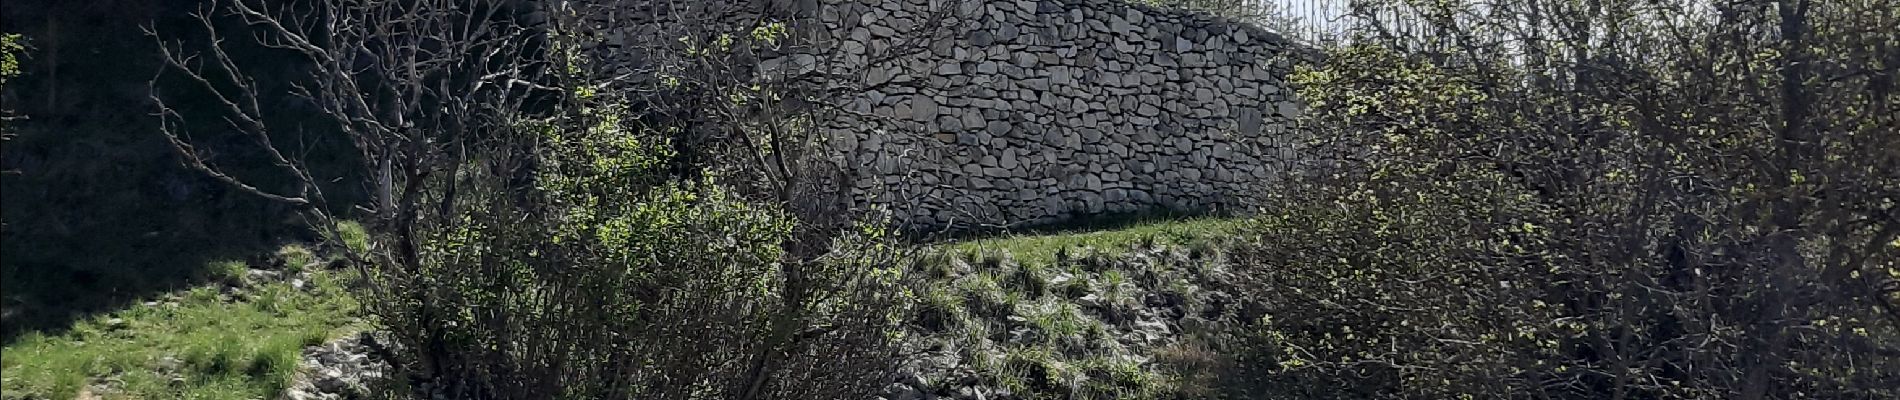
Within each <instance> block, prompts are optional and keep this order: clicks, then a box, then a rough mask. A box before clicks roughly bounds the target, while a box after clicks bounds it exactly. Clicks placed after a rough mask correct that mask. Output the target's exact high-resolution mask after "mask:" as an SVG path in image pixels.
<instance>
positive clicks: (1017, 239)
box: [947, 218, 1240, 264]
mask: <svg viewBox="0 0 1900 400" xmlns="http://www.w3.org/2000/svg"><path fill="white" fill-rule="evenodd" d="M1239 221H1240V220H1237V219H1223V218H1190V219H1178V220H1147V221H1140V222H1136V223H1134V224H1132V225H1129V226H1126V227H1120V228H1117V229H1109V230H1088V229H1076V230H1065V231H1057V232H1049V233H1038V234H1024V235H1002V236H995V237H987V238H981V239H974V240H966V241H960V242H956V243H953V244H949V245H947V248H948V249H950V250H953V251H957V252H962V253H983V252H991V251H1001V252H1007V253H1009V254H1010V255H1011V257H1012V258H1014V259H1015V260H1016V261H1017V262H1020V263H1023V264H1049V263H1052V262H1054V261H1055V259H1056V253H1057V252H1058V251H1059V250H1062V249H1069V250H1071V251H1073V250H1075V249H1078V248H1081V247H1093V248H1095V249H1098V250H1103V251H1121V250H1125V249H1127V248H1128V247H1129V246H1130V245H1133V244H1136V243H1142V242H1143V241H1146V240H1153V241H1155V243H1157V244H1173V245H1184V244H1189V242H1191V241H1193V240H1194V239H1196V238H1205V237H1214V236H1218V235H1222V234H1225V233H1229V232H1233V231H1234V229H1235V228H1236V227H1238V226H1239V225H1240V222H1239Z"/></svg>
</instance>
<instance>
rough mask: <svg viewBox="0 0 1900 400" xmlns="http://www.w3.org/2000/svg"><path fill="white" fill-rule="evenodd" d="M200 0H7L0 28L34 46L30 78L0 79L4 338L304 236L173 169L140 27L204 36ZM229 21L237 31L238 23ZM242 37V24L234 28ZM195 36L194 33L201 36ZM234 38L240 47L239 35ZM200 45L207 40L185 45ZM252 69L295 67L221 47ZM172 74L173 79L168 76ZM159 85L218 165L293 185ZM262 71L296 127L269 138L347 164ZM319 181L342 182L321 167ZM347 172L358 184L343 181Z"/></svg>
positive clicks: (56, 327)
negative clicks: (7, 116)
mask: <svg viewBox="0 0 1900 400" xmlns="http://www.w3.org/2000/svg"><path fill="white" fill-rule="evenodd" d="M202 3H204V2H203V1H201V0H160V1H143V0H138V1H135V0H100V1H50V0H18V1H8V2H7V3H6V7H5V8H6V12H5V13H0V22H3V23H0V26H4V27H5V30H6V31H8V32H11V33H19V34H22V35H23V36H24V37H25V38H26V40H27V44H28V47H29V48H28V50H27V52H26V58H25V60H23V62H22V63H21V67H22V68H21V69H22V70H23V71H24V74H23V75H22V76H20V77H17V78H15V79H13V80H10V81H8V82H7V85H6V87H5V90H4V92H0V100H3V102H0V104H3V105H4V108H6V109H8V110H10V111H11V112H13V113H14V114H15V115H19V116H22V117H24V118H23V119H20V120H14V121H8V122H7V123H8V129H9V130H10V131H11V132H12V133H14V134H16V137H14V138H12V139H11V140H8V141H6V142H5V144H4V145H0V171H6V172H5V173H4V174H0V200H3V201H0V224H3V225H0V322H3V323H0V326H4V328H3V329H0V336H3V338H4V340H5V341H6V342H9V343H11V342H12V341H13V340H14V339H15V338H17V336H18V335H19V334H21V333H23V332H28V331H44V332H47V333H56V332H59V331H62V330H64V329H66V328H67V327H69V326H70V324H71V323H72V321H73V320H75V319H78V318H84V317H86V316H88V315H91V314H94V313H99V312H105V311H112V310H116V309H119V308H123V307H124V306H125V305H126V304H127V303H128V302H132V301H138V300H139V299H143V298H147V297H150V296H153V295H155V294H157V293H159V292H165V291H171V290H176V289H181V288H184V287H189V286H193V285H198V284H202V283H203V282H204V280H205V279H207V276H208V275H209V274H208V273H207V271H206V270H205V268H206V267H205V266H206V265H207V264H208V263H209V262H210V261H213V260H229V259H244V258H247V257H249V256H253V255H259V254H265V253H267V252H269V251H270V250H272V249H274V248H275V245H277V244H280V243H283V242H288V241H299V240H308V239H309V238H307V237H299V236H300V235H306V233H305V232H304V230H303V229H300V228H298V227H297V225H298V224H296V223H295V222H296V221H295V220H294V219H293V218H292V213H291V212H290V210H289V209H287V208H286V207H283V206H280V205H274V204H268V203H266V202H265V201H263V200H261V199H256V198H253V197H251V196H249V195H245V194H240V193H235V192H234V191H232V190H229V189H228V188H226V187H225V186H222V184H220V183H218V182H215V181H213V180H211V179H209V178H206V177H204V176H202V175H200V174H198V173H196V172H194V171H191V170H188V169H186V168H184V167H183V166H181V165H180V164H179V162H178V159H177V158H176V157H177V156H176V155H174V154H173V152H172V150H171V148H170V147H169V146H168V145H166V144H165V142H164V140H163V139H162V138H161V136H159V133H158V131H157V125H156V124H157V119H156V118H154V117H152V115H151V114H152V112H153V110H154V108H153V106H152V105H151V104H150V100H149V98H150V96H151V92H150V90H149V89H148V87H147V81H148V80H149V79H151V78H152V77H153V76H154V72H156V71H158V66H159V63H158V61H157V58H156V56H155V55H156V49H157V47H156V46H157V45H156V44H155V42H154V40H153V39H152V38H150V37H147V36H145V35H144V33H143V32H142V31H141V28H142V27H150V26H155V27H156V28H157V29H158V30H159V31H160V32H163V33H164V35H166V39H167V40H184V41H185V42H186V43H191V44H193V45H200V46H201V45H202V44H203V42H204V39H203V38H202V36H203V34H202V28H197V29H193V28H194V27H195V26H194V23H195V21H194V20H192V19H191V18H190V12H191V11H194V10H197V9H198V7H199V6H200V5H202ZM232 29H235V27H233V28H232ZM233 32H235V30H234V31H233ZM194 35H196V36H197V37H194ZM234 42H241V41H234ZM194 48H202V47H194ZM230 50H231V51H233V54H234V56H235V57H237V58H239V59H242V60H246V61H247V62H251V63H255V64H256V65H255V66H256V67H258V68H255V69H256V70H259V71H273V72H272V73H277V72H275V71H284V73H295V72H294V71H295V70H296V68H295V65H292V63H290V62H287V61H284V60H287V59H290V58H286V57H283V56H282V55H281V54H276V53H271V52H270V51H268V50H261V49H255V48H250V49H247V48H243V47H242V46H236V45H234V47H233V48H231V49H230ZM172 75H177V74H172ZM170 79H171V80H170V81H161V82H160V88H161V93H163V94H164V95H166V96H167V97H168V98H171V99H174V100H175V103H176V104H174V106H175V107H176V108H177V109H178V111H179V112H181V113H184V114H185V115H186V117H187V118H188V119H190V120H191V121H199V122H205V123H203V124H200V125H193V126H189V127H187V130H188V131H189V133H190V135H191V136H192V138H193V140H194V141H195V142H198V144H199V145H200V146H199V147H200V150H201V151H203V152H204V154H206V155H207V156H208V157H209V158H211V160H212V162H213V163H215V164H217V165H219V166H220V167H223V168H229V169H230V172H231V173H232V174H233V175H236V176H238V177H240V178H242V179H246V180H250V181H253V182H255V183H256V184H257V185H258V186H260V187H264V188H267V189H276V188H282V187H288V185H287V184H286V182H284V177H282V176H279V175H282V173H281V171H277V170H276V169H275V168H274V167H273V166H272V165H271V164H270V163H269V162H268V161H266V160H268V159H267V158H265V157H264V156H263V155H262V152H261V151H259V150H258V148H257V147H256V146H255V142H253V141H250V140H248V139H245V138H244V137H241V136H238V135H235V134H233V133H231V132H229V129H228V128H225V127H224V126H222V125H221V124H222V119H221V118H218V117H217V115H216V114H215V113H214V112H212V111H211V110H215V108H214V107H215V106H214V105H215V104H216V103H214V102H213V101H214V98H212V97H210V96H208V95H207V94H205V93H198V92H191V91H188V90H183V89H173V88H189V87H190V86H187V85H182V84H180V83H182V82H178V81H177V80H178V78H177V77H175V76H174V77H172V78H170ZM279 81H282V80H281V79H271V77H270V76H263V77H260V79H259V82H260V84H262V85H263V86H259V91H260V92H261V93H264V94H265V97H264V98H262V99H260V101H261V102H262V103H263V104H264V107H266V108H271V109H273V110H276V115H274V116H273V118H280V119H284V121H267V122H268V123H272V124H273V126H294V127H299V128H301V127H309V128H310V129H309V130H308V131H310V132H313V133H310V134H309V135H308V136H306V135H305V134H304V133H303V132H304V131H299V130H297V129H283V130H282V131H286V132H289V133H287V134H285V135H284V136H285V137H282V138H274V140H276V141H277V142H278V143H299V144H307V145H309V146H310V147H309V148H307V149H295V150H303V151H294V152H292V153H294V155H293V156H296V157H300V158H303V159H304V160H305V162H306V163H309V164H311V165H314V166H316V167H317V168H316V169H318V171H317V172H318V175H319V176H325V175H324V172H326V171H325V168H323V166H326V165H350V163H354V161H353V159H346V158H343V157H344V156H343V155H347V154H352V152H350V151H347V150H338V149H340V148H342V147H339V146H347V144H343V143H342V142H341V141H340V140H335V139H336V138H325V137H322V136H321V135H319V134H317V133H314V132H320V131H321V128H320V127H321V126H322V125H316V124H306V123H303V122H306V121H293V120H290V119H291V118H293V117H294V116H299V115H307V114H309V113H308V112H307V111H308V110H303V109H299V108H298V107H299V106H298V103H295V102H291V101H288V100H286V98H287V96H288V95H286V94H283V93H288V89H287V88H286V87H285V86H286V85H287V84H288V83H289V82H279ZM328 176H337V175H335V174H330V175H328ZM339 181H340V182H354V181H355V180H353V179H347V178H340V179H339ZM351 189H352V188H330V187H326V188H325V191H326V192H327V193H328V194H330V195H331V196H330V197H331V198H332V199H334V200H336V201H337V202H339V203H340V204H347V200H348V199H353V198H360V197H358V196H356V195H354V194H353V193H354V192H356V191H355V190H351Z"/></svg>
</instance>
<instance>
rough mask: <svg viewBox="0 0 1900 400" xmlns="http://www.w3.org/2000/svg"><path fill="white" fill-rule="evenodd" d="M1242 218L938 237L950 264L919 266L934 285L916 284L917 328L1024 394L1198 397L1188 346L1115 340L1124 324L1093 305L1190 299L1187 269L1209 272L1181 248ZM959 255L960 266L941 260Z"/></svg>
mask: <svg viewBox="0 0 1900 400" xmlns="http://www.w3.org/2000/svg"><path fill="white" fill-rule="evenodd" d="M1242 221H1243V220H1241V219H1217V218H1197V219H1183V220H1148V221H1141V222H1137V223H1135V224H1132V225H1128V226H1123V227H1117V228H1113V229H1105V230H1093V231H1090V230H1080V229H1078V230H1070V231H1059V232H1053V233H1045V234H1028V235H1008V236H999V237H990V238H982V239H975V240H967V241H961V242H954V243H948V244H944V245H941V247H940V249H944V250H946V251H947V253H949V254H947V255H948V256H949V260H948V261H947V264H945V263H938V264H936V265H935V266H932V267H928V268H933V269H939V270H937V271H925V273H926V274H927V276H929V278H928V279H932V280H934V281H938V282H940V283H938V284H932V285H926V288H925V289H923V290H921V292H920V295H921V298H920V299H919V300H920V302H921V303H920V304H919V307H920V309H922V310H924V311H923V313H922V314H920V318H921V319H920V320H918V322H920V323H919V324H917V326H919V327H920V328H921V329H923V331H924V332H921V333H923V335H924V337H925V340H926V341H927V342H935V343H945V344H946V346H947V348H952V349H956V352H957V353H958V354H960V358H962V359H963V360H964V361H965V362H967V363H969V364H968V365H970V366H972V367H974V368H975V370H976V372H977V374H978V375H979V376H981V378H980V379H981V380H983V381H988V382H992V383H994V384H996V385H997V386H1001V387H1005V388H1009V389H1010V390H1012V391H1014V392H1015V393H1017V394H1019V395H1025V396H1026V397H1027V398H1129V399H1133V398H1173V397H1182V396H1185V397H1187V398H1203V397H1206V395H1207V393H1208V390H1209V389H1207V388H1205V387H1204V386H1205V385H1207V383H1206V382H1205V381H1208V379H1209V378H1207V377H1204V376H1199V375H1205V374H1204V373H1202V372H1207V371H1199V370H1204V369H1207V368H1206V367H1193V366H1192V365H1190V364H1193V363H1194V362H1193V361H1194V359H1197V357H1183V356H1182V355H1181V354H1180V353H1183V352H1191V351H1193V350H1195V349H1196V347H1195V343H1186V342H1184V343H1179V344H1178V345H1170V346H1168V347H1165V348H1151V349H1128V348H1124V347H1123V346H1122V344H1120V343H1116V335H1118V334H1121V333H1126V332H1128V331H1127V328H1128V327H1127V326H1126V325H1127V322H1126V321H1123V322H1121V323H1119V327H1117V326H1118V323H1116V322H1110V321H1108V320H1104V319H1103V318H1102V317H1101V315H1099V314H1098V312H1097V311H1098V310H1099V309H1091V304H1095V305H1097V306H1099V305H1105V304H1106V305H1113V306H1111V307H1110V308H1115V309H1121V310H1129V309H1135V308H1139V306H1138V304H1140V303H1141V302H1142V299H1140V298H1139V297H1138V296H1137V295H1135V293H1146V292H1151V291H1152V292H1155V293H1167V294H1171V295H1178V296H1181V297H1187V298H1195V297H1197V296H1199V295H1198V294H1197V293H1198V292H1200V289H1199V288H1198V286H1196V284H1195V283H1194V282H1193V281H1194V278H1193V276H1197V275H1201V274H1202V273H1204V272H1206V271H1205V270H1202V269H1201V268H1202V265H1203V263H1202V262H1199V261H1195V260H1191V259H1188V258H1187V257H1188V256H1187V254H1201V253H1204V252H1205V250H1196V249H1200V248H1205V247H1208V246H1211V245H1212V244H1213V243H1216V242H1219V241H1221V240H1222V238H1223V237H1224V236H1226V235H1229V234H1231V233H1235V232H1237V231H1238V230H1239V228H1240V226H1241V225H1242ZM1167 249H1173V250H1167ZM1058 254H1066V256H1059V255H1058ZM1131 257H1132V258H1131ZM1195 257H1198V256H1195ZM1109 260H1123V261H1119V262H1118V261H1109ZM959 263H961V264H963V265H966V266H967V267H954V266H949V265H953V264H959ZM955 270H962V271H966V272H954V271H955ZM1085 297H1087V298H1088V299H1085ZM1091 299H1092V300H1091ZM1189 302H1190V303H1192V302H1193V301H1192V300H1190V301H1189ZM1190 308H1193V306H1190ZM1024 328H1027V329H1028V331H1029V332H1035V334H1033V335H1031V337H1032V338H1031V339H1027V340H1020V341H1019V340H1014V339H1008V340H1005V338H1007V337H1008V336H1011V334H1010V333H1006V332H1009V331H1011V330H1020V329H1024ZM1198 358H1204V359H1213V358H1218V357H1207V356H1201V357H1198ZM1142 359H1154V360H1157V361H1163V362H1165V363H1167V364H1169V365H1152V364H1148V363H1145V362H1142V361H1139V360H1142ZM1181 366H1186V368H1177V367H1181Z"/></svg>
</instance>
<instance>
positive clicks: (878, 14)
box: [768, 0, 1298, 227]
mask: <svg viewBox="0 0 1900 400" xmlns="http://www.w3.org/2000/svg"><path fill="white" fill-rule="evenodd" d="M819 6H820V7H821V10H822V12H821V13H820V20H821V21H823V23H824V24H825V30H826V31H828V32H830V33H832V34H834V35H837V36H836V37H834V38H833V39H835V40H836V41H837V42H838V43H840V44H841V45H840V46H839V47H838V48H839V49H840V50H841V51H842V52H843V54H842V56H843V57H844V58H846V59H847V60H849V61H847V62H845V63H844V65H846V66H847V67H848V68H849V67H855V66H856V65H863V67H862V68H865V70H864V71H863V73H862V75H861V76H862V77H863V80H864V81H863V82H862V83H863V85H864V86H863V87H864V90H863V93H862V95H859V96H855V97H853V98H850V99H847V100H845V101H846V102H847V103H848V106H849V108H850V109H851V110H853V111H854V112H855V113H854V115H852V116H847V117H845V118H840V119H838V120H836V121H834V122H833V123H832V125H831V128H832V129H833V130H834V132H835V133H836V134H835V137H834V142H833V144H834V146H835V148H836V150H838V152H839V154H840V158H841V160H840V161H842V162H847V163H850V164H851V166H852V167H853V168H856V169H857V170H858V171H860V172H863V173H862V174H861V177H860V178H859V180H858V181H857V182H856V186H855V188H854V189H853V190H854V192H855V193H854V194H855V195H856V196H857V198H859V199H861V202H862V203H863V204H864V205H867V206H868V205H880V206H885V207H888V208H890V209H892V210H893V211H895V212H896V214H897V216H898V217H899V218H900V219H902V220H904V221H905V222H907V223H908V224H909V225H911V226H913V227H946V226H951V227H968V226H997V225H1004V226H1007V225H1022V224H1042V223H1051V222H1057V221H1061V220H1064V219H1069V218H1075V217H1078V216H1084V215H1091V214H1104V213H1123V212H1138V211H1148V210H1155V209H1165V210H1185V211H1199V210H1208V209H1219V208H1233V207H1236V206H1239V205H1240V204H1242V203H1243V202H1244V201H1245V199H1247V198H1248V197H1249V196H1250V195H1252V194H1255V193H1256V190H1257V188H1258V187H1259V185H1258V184H1259V183H1262V182H1267V181H1269V180H1271V179H1273V178H1274V176H1275V175H1276V173H1277V172H1278V171H1277V168H1275V167H1274V165H1276V164H1277V163H1276V162H1274V161H1273V160H1275V159H1277V157H1275V155H1278V154H1279V152H1280V151H1282V150H1284V146H1281V145H1279V143H1281V142H1283V140H1280V139H1283V136H1285V135H1284V133H1285V131H1286V130H1287V127H1288V125H1289V121H1290V119H1291V118H1292V117H1293V116H1294V115H1295V114H1296V113H1298V108H1297V106H1296V105H1295V103H1293V102H1292V101H1291V99H1290V98H1289V96H1290V94H1289V93H1288V91H1287V90H1286V89H1285V84H1284V81H1283V79H1284V78H1285V77H1286V74H1287V72H1288V69H1289V62H1288V60H1287V57H1281V53H1282V52H1283V51H1286V50H1287V49H1288V46H1289V44H1288V43H1287V42H1286V41H1285V40H1284V39H1282V38H1281V37H1280V36H1279V35H1276V34H1273V33H1270V32H1265V31H1263V30H1260V29H1258V28H1256V27H1254V26H1251V25H1245V24H1238V23H1231V22H1226V21H1222V20H1219V19H1216V18H1214V17H1210V16H1206V15H1201V14H1194V13H1186V12H1180V11H1170V10H1161V9H1156V8H1151V7H1145V6H1140V5H1131V4H1127V3H1122V2H1119V1H1114V0H995V1H983V0H973V1H967V2H960V3H951V2H944V1H925V0H917V1H836V2H830V3H826V4H821V5H819ZM945 8H948V9H945ZM939 10H941V11H947V12H943V13H933V11H939ZM933 18H935V19H938V20H940V21H942V22H943V24H942V28H940V29H929V28H928V27H927V22H928V21H930V20H932V19H933ZM906 41H916V42H906ZM919 42H921V43H920V44H921V45H922V46H923V47H924V48H923V49H921V51H918V52H914V53H909V54H908V55H907V56H906V57H903V58H901V59H900V60H899V61H897V62H891V63H881V64H880V63H875V62H866V61H865V59H867V58H875V57H874V55H876V54H880V51H883V50H885V49H890V48H897V47H900V46H902V43H919ZM768 62H771V61H769V60H768ZM781 62H782V61H781ZM854 63H856V64H854Z"/></svg>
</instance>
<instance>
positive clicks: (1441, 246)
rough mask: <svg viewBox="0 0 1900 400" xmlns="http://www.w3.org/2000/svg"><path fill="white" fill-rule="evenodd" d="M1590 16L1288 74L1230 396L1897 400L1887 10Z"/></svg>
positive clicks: (1560, 11)
mask: <svg viewBox="0 0 1900 400" xmlns="http://www.w3.org/2000/svg"><path fill="white" fill-rule="evenodd" d="M1601 3H1605V4H1597V2H1592V3H1591V4H1594V5H1596V7H1583V6H1582V5H1579V4H1571V3H1567V2H1559V3H1557V4H1546V5H1537V6H1527V7H1525V8H1512V9H1502V10H1500V9H1496V8H1483V7H1476V6H1471V5H1469V4H1464V3H1462V2H1432V3H1419V4H1412V6H1413V7H1415V9H1416V10H1421V15H1425V18H1428V19H1430V20H1431V22H1432V24H1433V25H1434V26H1435V28H1436V29H1438V32H1437V34H1439V35H1442V36H1441V37H1442V38H1446V39H1445V40H1444V41H1442V42H1439V44H1438V47H1433V48H1427V49H1418V48H1409V49H1408V48H1405V47H1403V46H1388V45H1383V44H1381V43H1379V42H1377V41H1372V40H1361V41H1359V42H1358V43H1357V44H1356V45H1355V46H1352V47H1349V48H1344V49H1337V50H1335V51H1331V52H1329V54H1328V55H1327V57H1326V58H1325V60H1324V62H1323V63H1321V64H1319V66H1318V67H1315V68H1307V69H1305V70H1303V71H1302V72H1300V73H1299V74H1298V76H1297V77H1296V78H1295V80H1296V81H1297V82H1296V83H1297V84H1299V85H1300V86H1301V89H1300V94H1301V96H1302V98H1303V99H1304V100H1306V101H1307V102H1308V105H1309V112H1310V113H1309V117H1310V118H1309V120H1308V123H1307V124H1306V125H1307V126H1306V127H1307V128H1310V129H1312V131H1311V132H1313V133H1314V134H1315V139H1313V140H1312V141H1311V142H1310V143H1309V145H1310V146H1309V147H1308V148H1306V149H1305V150H1306V152H1305V153H1306V154H1307V156H1308V158H1307V159H1306V160H1307V161H1309V162H1311V163H1312V164H1313V166H1312V168H1313V169H1312V170H1311V171H1313V176H1311V177H1309V179H1306V180H1304V181H1302V182H1300V183H1296V184H1294V185H1293V186H1294V187H1289V188H1286V189H1285V191H1284V192H1282V193H1281V196H1279V197H1278V198H1277V199H1276V200H1273V201H1269V202H1268V204H1266V207H1267V211H1266V212H1267V214H1266V215H1264V216H1262V217H1261V218H1259V219H1258V221H1257V222H1256V225H1255V226H1254V230H1253V235H1252V237H1251V238H1250V241H1251V244H1248V245H1245V246H1241V248H1239V249H1237V251H1236V252H1235V254H1234V256H1235V257H1236V258H1237V259H1240V260H1243V261H1240V262H1241V263H1243V264H1246V265H1248V266H1249V267H1248V268H1245V270H1246V271H1249V273H1248V275H1249V278H1250V280H1249V282H1248V285H1249V287H1251V288H1253V289H1252V290H1251V291H1252V295H1253V298H1254V300H1256V301H1257V304H1259V305H1260V306H1261V307H1262V309H1261V311H1262V314H1264V315H1263V316H1262V317H1261V318H1259V319H1258V320H1257V321H1254V323H1253V324H1252V325H1251V326H1248V327H1245V328H1244V329H1243V331H1242V332H1241V333H1240V335H1242V336H1244V337H1247V338H1250V339H1249V343H1250V344H1253V345H1256V346H1257V347H1255V349H1257V350H1258V351H1257V352H1254V353H1251V354H1248V355H1247V358H1248V361H1249V362H1247V363H1242V364H1243V365H1255V366H1257V367H1258V368H1257V370H1255V371H1251V373H1250V374H1247V377H1248V378H1250V379H1251V380H1250V381H1248V382H1244V383H1243V384H1240V385H1236V389H1237V390H1241V391H1243V393H1252V394H1254V395H1262V394H1272V395H1275V396H1283V395H1302V396H1307V397H1315V398H1457V397H1464V398H1472V397H1483V398H1496V397H1525V398H1893V397H1896V396H1900V392H1896V390H1900V313H1897V312H1896V311H1895V310H1896V308H1895V306H1896V305H1900V284H1896V283H1895V282H1896V279H1897V278H1900V264H1896V262H1895V260H1896V253H1900V242H1895V236H1894V233H1895V232H1896V229H1900V218H1896V213H1895V211H1897V209H1896V207H1900V205H1897V204H1896V200H1895V199H1896V198H1900V197H1896V195H1897V194H1900V172H1896V171H1900V169H1896V168H1895V166H1896V165H1900V132H1896V124H1895V118H1896V117H1895V116H1894V114H1893V113H1891V112H1876V111H1875V110H1881V109H1889V110H1890V109H1891V107H1892V106H1893V104H1896V102H1900V94H1896V93H1895V92H1894V90H1893V86H1892V76H1893V72H1894V71H1893V69H1892V67H1891V66H1890V65H1892V64H1891V62H1892V60H1895V59H1896V58H1895V57H1896V56H1897V55H1896V53H1895V50H1894V49H1895V47H1894V46H1893V44H1894V43H1900V38H1896V37H1895V34H1894V33H1893V32H1891V30H1890V29H1885V28H1880V27H1881V26H1890V25H1891V24H1892V23H1893V18H1894V17H1893V16H1892V15H1891V14H1892V13H1891V12H1890V11H1891V10H1893V9H1895V7H1896V4H1893V3H1892V2H1883V1H1875V2H1862V3H1854V4H1843V3H1826V4H1821V3H1814V4H1810V3H1808V2H1802V1H1787V2H1773V1H1767V2H1745V3H1747V4H1731V5H1722V6H1719V7H1718V9H1715V10H1705V11H1708V13H1706V14H1705V13H1699V12H1697V11H1696V10H1691V9H1690V8H1693V6H1680V7H1681V8H1678V7H1675V6H1657V5H1651V4H1648V3H1643V4H1637V3H1635V2H1628V3H1627V4H1625V3H1626V2H1601ZM1881 10H1887V11H1886V12H1884V13H1883V11H1881ZM1487 13H1488V14H1487ZM1532 14H1536V15H1535V16H1533V15H1532ZM1473 15H1480V16H1484V18H1469V17H1470V16H1473ZM1534 17H1535V18H1534ZM1512 24H1527V26H1528V27H1529V28H1525V26H1515V25H1512ZM1605 26H1617V27H1620V28H1619V29H1617V30H1615V31H1612V32H1608V33H1606V32H1603V31H1601V30H1598V29H1599V28H1600V27H1605ZM1750 32H1753V33H1750ZM1762 32H1769V33H1768V34H1761V33H1762ZM1593 35H1594V36H1593ZM1417 50H1431V51H1417Z"/></svg>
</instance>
